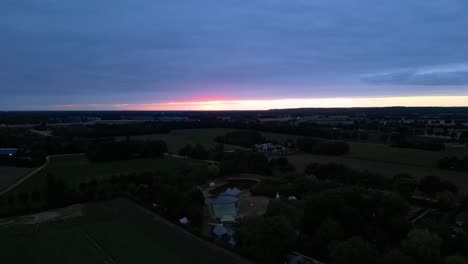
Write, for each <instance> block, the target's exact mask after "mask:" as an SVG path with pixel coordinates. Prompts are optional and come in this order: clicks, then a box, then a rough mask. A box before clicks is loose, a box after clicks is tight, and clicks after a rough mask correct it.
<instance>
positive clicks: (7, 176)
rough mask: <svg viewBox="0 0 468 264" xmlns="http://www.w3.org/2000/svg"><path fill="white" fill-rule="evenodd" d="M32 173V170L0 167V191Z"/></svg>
mask: <svg viewBox="0 0 468 264" xmlns="http://www.w3.org/2000/svg"><path fill="white" fill-rule="evenodd" d="M32 171H34V168H18V167H6V166H0V191H1V190H3V189H5V188H7V187H8V186H10V185H12V184H14V183H15V182H17V181H18V180H19V179H21V178H23V177H24V176H26V175H28V174H29V173H30V172H32Z"/></svg>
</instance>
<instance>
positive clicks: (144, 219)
mask: <svg viewBox="0 0 468 264" xmlns="http://www.w3.org/2000/svg"><path fill="white" fill-rule="evenodd" d="M74 210H78V212H75V214H74V215H73V216H72V217H66V216H64V217H62V218H59V219H54V221H47V222H37V223H28V224H9V225H2V224H1V223H0V235H1V236H2V239H1V240H0V247H1V248H2V262H4V263H18V264H22V263H25V264H26V263H38V264H41V263H70V264H73V263H118V264H126V263H129V264H132V263H141V264H144V263H168V264H171V263H206V264H210V263H219V262H220V260H222V262H223V263H242V262H243V260H242V259H240V258H239V257H236V256H234V255H233V254H231V253H227V252H226V251H224V250H222V249H220V248H217V247H215V246H213V245H211V244H209V243H207V242H204V241H201V240H200V239H198V238H196V237H194V236H192V235H190V234H188V233H186V232H184V231H181V230H180V229H179V228H177V227H174V226H172V225H171V224H168V223H167V222H166V221H165V220H163V219H161V218H159V217H157V216H155V215H153V214H152V213H150V212H148V211H146V210H145V209H142V208H141V207H139V206H138V205H136V204H134V203H132V202H130V201H128V200H125V199H115V200H110V201H104V202H100V203H92V204H85V205H82V206H78V207H76V209H74ZM57 213H59V212H51V214H57Z"/></svg>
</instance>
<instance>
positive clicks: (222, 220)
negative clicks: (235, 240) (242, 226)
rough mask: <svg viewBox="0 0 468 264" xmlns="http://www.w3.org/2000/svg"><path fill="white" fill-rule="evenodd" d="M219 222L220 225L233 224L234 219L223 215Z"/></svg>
mask: <svg viewBox="0 0 468 264" xmlns="http://www.w3.org/2000/svg"><path fill="white" fill-rule="evenodd" d="M221 222H222V223H235V222H236V219H234V217H232V215H223V217H221Z"/></svg>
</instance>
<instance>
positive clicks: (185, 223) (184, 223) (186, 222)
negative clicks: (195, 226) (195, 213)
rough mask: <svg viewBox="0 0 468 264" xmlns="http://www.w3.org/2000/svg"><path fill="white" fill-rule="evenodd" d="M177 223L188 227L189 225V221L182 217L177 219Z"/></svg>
mask: <svg viewBox="0 0 468 264" xmlns="http://www.w3.org/2000/svg"><path fill="white" fill-rule="evenodd" d="M179 223H181V224H183V225H188V224H190V220H189V219H188V218H187V217H185V216H184V217H182V218H181V219H179Z"/></svg>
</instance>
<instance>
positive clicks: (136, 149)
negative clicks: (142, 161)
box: [87, 139, 167, 162]
mask: <svg viewBox="0 0 468 264" xmlns="http://www.w3.org/2000/svg"><path fill="white" fill-rule="evenodd" d="M166 152H167V145H166V142H164V141H162V140H151V141H150V140H147V141H140V140H134V141H131V140H126V141H115V140H107V139H105V140H100V141H96V142H94V143H93V144H91V145H90V146H89V149H88V152H87V157H88V159H89V160H91V161H93V162H107V161H115V160H126V159H136V158H149V157H159V156H162V155H163V154H164V153H166Z"/></svg>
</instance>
